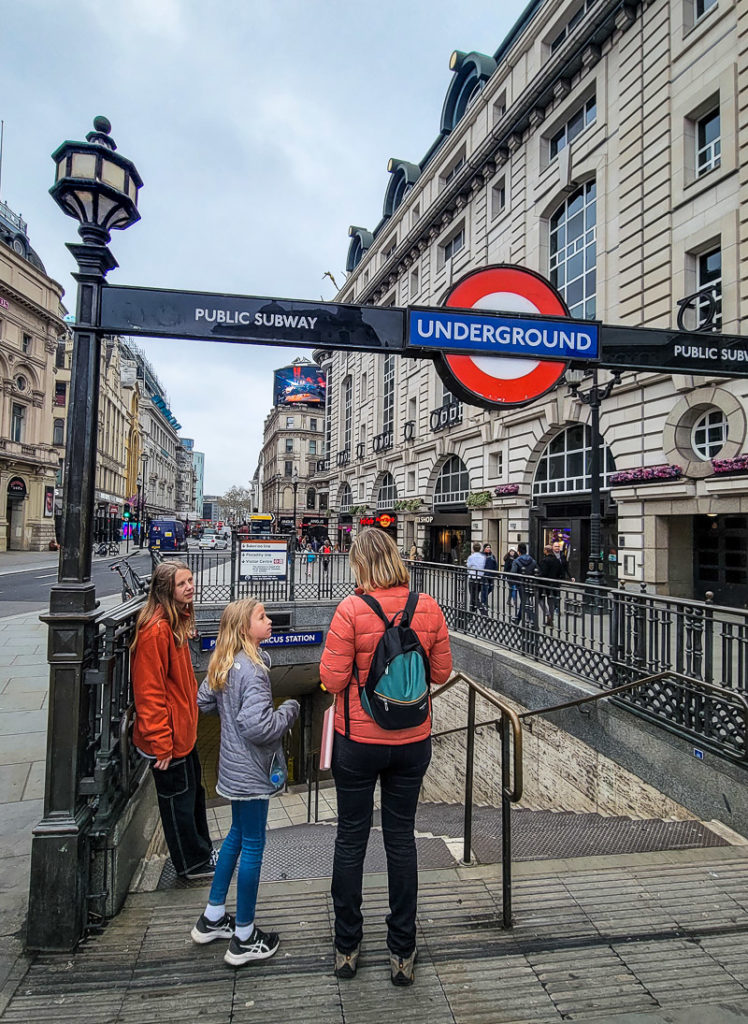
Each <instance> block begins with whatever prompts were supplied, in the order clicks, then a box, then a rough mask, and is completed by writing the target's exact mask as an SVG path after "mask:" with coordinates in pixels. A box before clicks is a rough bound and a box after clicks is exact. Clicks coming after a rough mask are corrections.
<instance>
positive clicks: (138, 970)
mask: <svg viewBox="0 0 748 1024" xmlns="http://www.w3.org/2000/svg"><path fill="white" fill-rule="evenodd" d="M328 810H329V808H328ZM224 811H225V809H222V808H221V807H220V805H216V806H215V807H214V808H213V813H214V814H215V822H217V823H219V824H220V822H224V823H225V822H226V821H227V818H226V815H225V813H224ZM294 813H295V812H294ZM512 815H513V816H512V827H513V838H514V855H515V864H514V873H513V874H514V886H513V894H514V895H513V910H514V922H515V923H514V927H513V929H512V930H510V931H505V930H503V929H502V927H501V899H502V885H501V871H500V866H498V865H497V864H496V863H495V861H497V860H498V859H499V851H500V812H499V811H497V810H495V809H493V808H475V810H474V816H473V852H474V855H475V858H476V860H477V862H478V863H477V864H475V865H474V866H470V867H465V866H463V865H461V864H460V860H459V859H460V857H461V855H462V841H461V838H460V837H461V835H462V808H461V807H459V806H453V805H445V804H422V805H421V807H420V809H419V814H418V818H417V843H418V847H419V857H420V866H421V885H420V893H419V916H418V946H419V962H418V966H417V969H416V982H415V985H414V986H413V987H412V988H409V989H396V988H394V987H393V986H392V985H390V983H389V980H388V964H387V955H386V949H385V924H384V918H385V914H386V912H387V890H386V877H385V876H384V875H383V873H382V872H383V869H384V850H383V847H382V843H381V832H380V829H379V816H378V812H376V813H375V820H374V828H373V831H372V840H371V843H370V850H369V854H368V857H367V863H366V870H367V876H366V884H365V893H364V913H365V938H364V944H363V948H362V956H361V961H360V968H359V972H358V975H357V977H356V978H355V979H353V980H351V981H338V979H336V978H335V977H334V976H333V974H332V969H331V950H332V907H331V902H330V896H329V870H330V865H331V860H332V850H333V844H334V838H335V828H334V821H331V820H327V821H322V822H320V823H318V824H306V823H305V822H304V821H301V820H300V821H299V822H298V823H297V824H287V825H285V824H283V823H282V822H279V827H275V828H272V829H271V830H270V831H269V833H268V843H267V847H266V855H265V864H264V872H263V884H262V885H261V889H260V900H259V905H258V913H257V920H258V923H259V924H260V925H261V926H263V927H266V928H273V929H276V930H278V931H279V932H280V935H281V946H280V949H279V951H278V953H277V954H276V956H275V957H274V958H273V959H272V960H269V961H265V962H262V963H260V964H254V965H248V966H246V967H244V968H242V969H240V970H238V971H235V970H234V969H232V968H229V967H227V966H226V965H225V964H224V963H223V959H222V957H223V952H224V948H225V944H224V943H222V942H216V943H213V944H212V945H209V946H204V947H197V946H195V945H194V944H193V943H192V942H191V940H190V937H189V932H190V928H191V927H192V925H193V924H194V921H195V919H196V918H197V916H198V914H199V913H200V912H201V910H202V909H203V906H204V903H205V899H206V896H207V886H206V885H205V884H202V885H201V884H199V883H189V884H186V883H181V882H178V881H177V880H176V879H175V877H174V875H173V872H172V871H171V868H170V863H169V862H168V861H166V862H165V860H164V858H163V856H159V855H158V853H157V852H154V856H153V859H152V860H153V863H152V864H151V868H154V867H155V870H150V871H149V870H145V871H144V872H143V873H142V874H141V876H140V883H139V890H140V891H136V892H133V893H131V895H130V897H129V898H128V901H127V903H126V905H125V908H124V910H123V911H122V912H121V913H120V915H119V916H118V917H117V918H116V919H115V920H114V921H112V922H110V923H109V924H108V925H107V926H106V927H105V928H104V929H103V930H102V931H101V933H100V934H92V935H90V937H89V938H88V939H86V941H85V942H83V943H82V944H81V946H80V948H79V950H78V951H77V952H76V953H75V954H74V955H38V956H36V957H35V958H34V959H33V960H32V962H31V964H30V966H29V969H28V971H27V973H26V974H25V976H24V977H23V978H21V979H20V981H19V984H18V987H17V989H16V991H15V994H14V995H13V997H12V999H11V1000H10V1002H9V1004H8V1006H7V1008H6V1010H5V1013H4V1014H3V1015H2V1021H3V1024H6V1022H7V1024H29V1022H31V1021H36V1020H38V1019H43V1020H44V1021H49V1022H51V1024H55V1022H65V1024H73V1022H75V1024H79V1022H80V1021H81V1020H85V1021H86V1024H129V1022H132V1024H135V1022H137V1024H150V1022H153V1024H157V1022H172V1021H173V1022H177V1021H178V1022H180V1024H182V1022H185V1021H200V1022H201V1024H202V1022H205V1024H239V1022H261V1024H276V1022H277V1024H281V1022H282V1024H288V1022H309V1024H327V1022H329V1024H381V1021H382V1020H384V1019H388V1018H390V1019H392V1020H397V1021H400V1020H402V1021H408V1022H414V1024H417V1022H423V1024H455V1022H459V1024H509V1022H516V1024H525V1022H537V1024H556V1022H560V1021H572V1020H585V1021H590V1022H597V1024H602V1022H603V1021H605V1022H611V1024H612V1022H616V1024H664V1022H671V1024H675V1022H677V1024H687V1022H688V1024H690V1022H695V1021H697V1020H698V1021H699V1022H700V1024H714V1022H719V1024H732V1022H733V1021H738V1020H740V1021H746V1020H748V914H747V913H746V911H748V870H747V869H748V846H746V845H744V844H743V843H741V840H740V837H736V836H732V835H731V834H730V833H728V832H726V831H725V830H724V829H722V828H720V826H719V825H718V824H714V823H712V824H707V823H701V822H694V821H686V822H683V821H674V822H671V821H634V820H631V819H623V818H602V817H601V816H599V815H596V814H574V813H571V812H559V813H552V812H545V811H532V810H522V809H515V810H513V812H512ZM297 817H298V815H297ZM733 843H734V844H737V845H733ZM231 898H232V895H230V900H231Z"/></svg>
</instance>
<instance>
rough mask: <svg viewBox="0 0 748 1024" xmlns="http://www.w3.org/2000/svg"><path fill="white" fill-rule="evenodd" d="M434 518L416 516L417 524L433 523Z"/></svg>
mask: <svg viewBox="0 0 748 1024" xmlns="http://www.w3.org/2000/svg"><path fill="white" fill-rule="evenodd" d="M433 521H434V517H433V516H416V522H417V523H433Z"/></svg>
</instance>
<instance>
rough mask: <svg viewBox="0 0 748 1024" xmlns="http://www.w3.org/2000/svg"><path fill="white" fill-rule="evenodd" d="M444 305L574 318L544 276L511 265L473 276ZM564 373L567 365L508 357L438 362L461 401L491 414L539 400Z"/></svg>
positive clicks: (446, 358) (451, 358) (450, 357)
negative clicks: (502, 408) (496, 410)
mask: <svg viewBox="0 0 748 1024" xmlns="http://www.w3.org/2000/svg"><path fill="white" fill-rule="evenodd" d="M444 305H445V306H448V307H456V308H458V309H485V310H490V311H491V312H494V313H531V314H535V315H537V314H545V315H547V316H568V315H569V310H568V309H567V308H566V303H565V302H564V300H563V298H562V297H561V296H560V295H559V293H558V292H557V291H556V289H555V288H554V287H553V285H551V284H549V282H548V281H546V280H545V278H544V277H541V276H540V274H536V273H535V272H534V271H532V270H526V269H525V268H524V267H513V266H509V265H506V264H504V265H500V266H495V267H485V268H484V269H483V270H475V271H472V272H471V273H469V274H468V275H467V276H466V277H463V278H462V279H461V280H460V281H458V282H457V284H456V285H455V286H454V287H453V288H452V290H451V291H450V293H449V295H448V296H447V299H446V301H445V303H444ZM565 369H566V363H565V362H557V361H555V360H554V361H552V362H551V361H547V360H539V359H524V358H513V357H508V356H463V355H443V356H441V357H440V359H439V360H437V370H438V371H439V374H440V376H441V377H442V379H443V380H444V382H445V383H446V384H447V387H449V389H450V390H451V391H452V392H453V393H454V394H455V395H456V396H457V397H458V398H462V399H463V400H464V401H466V402H468V403H470V404H472V405H482V406H484V407H486V408H489V409H493V408H496V407H501V406H504V405H524V404H525V403H526V402H530V401H532V400H533V399H534V398H539V397H540V395H543V394H545V392H546V391H548V390H550V388H552V387H553V385H554V384H556V383H557V382H558V380H559V378H560V377H561V375H562V374H563V372H564V370H565Z"/></svg>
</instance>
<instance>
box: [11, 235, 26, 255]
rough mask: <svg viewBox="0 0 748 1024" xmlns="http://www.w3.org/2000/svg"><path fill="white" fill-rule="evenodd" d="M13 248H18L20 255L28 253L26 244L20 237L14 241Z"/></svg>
mask: <svg viewBox="0 0 748 1024" xmlns="http://www.w3.org/2000/svg"><path fill="white" fill-rule="evenodd" d="M13 248H14V249H15V250H16V252H17V253H18V255H19V256H24V255H25V254H26V246H25V245H24V244H23V242H22V241H21V239H20V238H16V239H15V240H14V242H13Z"/></svg>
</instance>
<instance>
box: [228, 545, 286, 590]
mask: <svg viewBox="0 0 748 1024" xmlns="http://www.w3.org/2000/svg"><path fill="white" fill-rule="evenodd" d="M287 564H288V547H287V544H286V541H285V540H265V539H262V540H261V539H260V538H257V539H255V538H254V537H249V538H245V537H242V539H241V541H240V544H239V579H240V580H251V579H258V578H259V579H264V580H284V579H285V578H286V565H287Z"/></svg>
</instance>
